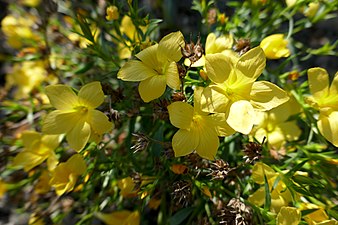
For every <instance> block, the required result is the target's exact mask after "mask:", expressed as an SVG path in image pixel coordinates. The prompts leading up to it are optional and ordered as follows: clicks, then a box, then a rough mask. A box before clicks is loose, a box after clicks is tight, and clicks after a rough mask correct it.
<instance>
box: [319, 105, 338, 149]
mask: <svg viewBox="0 0 338 225" xmlns="http://www.w3.org/2000/svg"><path fill="white" fill-rule="evenodd" d="M317 125H318V129H319V131H320V133H321V134H322V135H323V136H324V137H325V138H326V140H328V141H329V142H331V143H332V144H333V145H334V146H336V147H338V135H337V134H338V111H334V112H331V113H330V114H329V115H325V114H324V113H320V115H319V119H318V122H317Z"/></svg>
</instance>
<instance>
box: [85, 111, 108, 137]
mask: <svg viewBox="0 0 338 225" xmlns="http://www.w3.org/2000/svg"><path fill="white" fill-rule="evenodd" d="M87 122H88V123H89V124H90V126H91V128H92V129H93V130H94V131H95V132H97V133H98V134H103V133H105V132H108V131H109V130H111V129H112V128H113V124H112V123H111V122H109V120H108V117H107V116H106V115H105V114H104V113H103V112H100V111H98V110H89V111H88V116H87Z"/></svg>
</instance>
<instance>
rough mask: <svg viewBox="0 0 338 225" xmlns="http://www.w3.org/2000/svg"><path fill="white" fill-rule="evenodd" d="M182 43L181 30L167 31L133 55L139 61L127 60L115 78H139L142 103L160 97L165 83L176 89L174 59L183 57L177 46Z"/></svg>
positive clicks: (176, 74)
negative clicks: (156, 40)
mask: <svg viewBox="0 0 338 225" xmlns="http://www.w3.org/2000/svg"><path fill="white" fill-rule="evenodd" d="M183 44H184V38H183V35H182V33H181V32H179V31H178V32H174V33H170V34H168V35H167V36H165V37H163V38H162V40H161V41H160V42H159V44H155V45H153V46H150V47H148V48H146V49H144V50H143V51H141V52H139V53H138V54H136V57H137V58H138V59H139V60H129V61H128V62H126V63H125V64H124V65H123V67H122V68H121V69H120V71H119V72H118V74H117V77H118V78H119V79H122V80H124V81H141V82H140V84H139V87H138V90H139V93H140V96H141V98H142V100H143V101H144V102H150V101H152V100H154V99H157V98H159V97H161V96H162V95H163V93H164V91H165V89H166V85H168V86H169V87H171V88H172V89H175V90H177V89H179V88H180V78H179V74H178V70H177V66H176V62H178V61H179V60H180V59H181V57H182V55H181V49H180V46H183Z"/></svg>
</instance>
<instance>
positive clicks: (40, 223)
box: [28, 213, 45, 225]
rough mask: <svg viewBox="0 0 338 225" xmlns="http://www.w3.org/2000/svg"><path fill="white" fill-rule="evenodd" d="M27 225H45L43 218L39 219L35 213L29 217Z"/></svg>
mask: <svg viewBox="0 0 338 225" xmlns="http://www.w3.org/2000/svg"><path fill="white" fill-rule="evenodd" d="M28 225H45V222H44V220H43V218H41V217H39V216H38V215H37V214H36V213H32V214H31V215H30V218H29V221H28Z"/></svg>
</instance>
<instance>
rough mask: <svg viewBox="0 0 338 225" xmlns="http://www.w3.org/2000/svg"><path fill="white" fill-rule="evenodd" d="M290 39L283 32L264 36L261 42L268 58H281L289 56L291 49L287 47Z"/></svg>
mask: <svg viewBox="0 0 338 225" xmlns="http://www.w3.org/2000/svg"><path fill="white" fill-rule="evenodd" d="M287 45H288V41H287V40H286V39H284V35H283V34H273V35H270V36H268V37H266V38H264V39H263V40H262V42H261V44H260V47H261V48H262V49H263V51H264V53H265V55H266V57H267V58H268V59H279V58H281V57H288V56H289V55H290V50H289V49H288V48H287Z"/></svg>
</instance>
